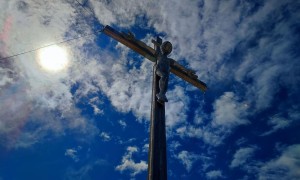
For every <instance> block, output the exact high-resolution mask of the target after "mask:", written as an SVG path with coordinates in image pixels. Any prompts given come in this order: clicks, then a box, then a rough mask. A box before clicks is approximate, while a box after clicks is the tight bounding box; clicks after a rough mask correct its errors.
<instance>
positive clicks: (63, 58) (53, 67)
mask: <svg viewBox="0 0 300 180" xmlns="http://www.w3.org/2000/svg"><path fill="white" fill-rule="evenodd" d="M38 62H39V64H40V65H41V67H42V68H43V69H45V70H47V71H50V72H57V71H61V70H63V69H65V68H66V67H67V65H68V62H69V60H68V53H67V51H66V50H65V49H64V48H62V47H59V46H57V45H53V46H49V47H46V48H43V49H41V50H39V53H38Z"/></svg>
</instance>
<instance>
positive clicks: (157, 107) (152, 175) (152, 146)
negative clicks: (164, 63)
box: [148, 37, 167, 180]
mask: <svg viewBox="0 0 300 180" xmlns="http://www.w3.org/2000/svg"><path fill="white" fill-rule="evenodd" d="M156 42H157V44H155V50H156V51H157V48H160V46H159V45H161V44H162V39H161V38H159V37H157V40H156ZM156 64H157V58H156V63H155V65H154V66H153V81H152V100H151V120H150V140H149V155H148V180H166V179H167V156H166V155H167V154H166V124H165V120H166V119H165V104H164V103H163V104H161V103H158V102H157V97H156V94H157V93H159V78H160V77H159V76H158V75H156V72H155V71H156Z"/></svg>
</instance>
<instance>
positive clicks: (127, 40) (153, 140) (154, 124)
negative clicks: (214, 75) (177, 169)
mask: <svg viewBox="0 0 300 180" xmlns="http://www.w3.org/2000/svg"><path fill="white" fill-rule="evenodd" d="M103 32H104V33H105V34H106V35H108V36H110V37H112V38H114V39H115V40H117V41H118V42H120V43H122V44H124V45H125V46H127V47H129V48H130V49H132V50H134V51H135V52H137V53H139V54H140V55H142V56H144V57H145V58H147V59H149V60H150V61H152V62H154V63H155V64H154V66H153V81H152V100H151V124H150V140H149V155H148V180H166V179H167V155H166V154H167V153H166V119H165V104H164V103H159V102H158V100H157V97H156V94H157V93H158V92H159V80H160V77H159V76H158V75H157V74H156V68H155V67H156V64H157V57H156V56H157V53H156V50H157V48H160V45H161V44H162V39H160V38H159V37H157V39H156V40H152V43H153V44H154V49H153V48H151V47H149V46H147V45H146V44H145V43H144V42H142V41H139V40H137V39H135V37H134V35H133V34H132V33H131V32H129V33H119V32H118V31H116V30H114V29H113V28H111V27H110V26H106V27H105V28H104V29H103ZM170 68H171V69H170V71H171V72H172V73H173V74H175V75H176V76H178V77H179V78H181V79H183V80H185V81H187V82H189V83H190V84H192V85H193V86H195V87H197V88H199V89H201V90H202V91H206V90H207V86H206V84H205V83H204V82H202V81H200V80H198V77H197V75H195V71H193V70H190V69H187V68H185V67H183V66H182V65H180V64H178V63H177V62H176V61H175V60H173V59H172V60H171V62H170Z"/></svg>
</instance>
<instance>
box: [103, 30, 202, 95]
mask: <svg viewBox="0 0 300 180" xmlns="http://www.w3.org/2000/svg"><path fill="white" fill-rule="evenodd" d="M103 32H104V33H105V34H106V35H108V36H110V37H112V38H114V39H115V40H117V41H118V42H120V43H122V44H124V45H125V46H127V47H129V48H130V49H132V50H134V51H135V52H137V53H139V54H140V55H142V56H144V57H145V58H147V59H148V60H150V61H152V62H154V63H155V62H156V60H157V53H156V51H155V50H154V49H153V48H152V47H149V46H147V44H145V43H144V42H142V41H140V40H137V39H135V37H134V35H133V34H132V33H131V32H129V33H120V32H118V31H116V30H114V29H113V28H111V27H110V26H105V28H104V29H103ZM152 43H154V45H156V46H157V45H160V44H159V43H158V42H156V41H155V40H152ZM170 72H171V73H173V74H175V75H176V76H178V77H179V78H181V79H183V80H185V81H187V82H189V83H190V84H192V85H193V86H195V87H197V88H199V89H201V90H202V91H206V90H207V86H206V84H205V83H204V82H202V81H200V80H199V79H198V76H197V75H196V74H195V71H193V70H190V69H187V68H185V67H183V66H182V65H180V64H179V63H177V62H176V61H175V60H173V59H171V61H170Z"/></svg>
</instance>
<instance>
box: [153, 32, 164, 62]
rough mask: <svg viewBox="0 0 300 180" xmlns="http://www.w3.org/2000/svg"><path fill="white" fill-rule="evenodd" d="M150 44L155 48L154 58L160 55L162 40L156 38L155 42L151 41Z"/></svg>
mask: <svg viewBox="0 0 300 180" xmlns="http://www.w3.org/2000/svg"><path fill="white" fill-rule="evenodd" d="M152 43H153V44H154V47H155V55H156V57H157V56H160V55H162V52H161V49H160V46H161V44H162V39H161V38H159V37H157V40H156V41H155V40H154V39H152Z"/></svg>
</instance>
